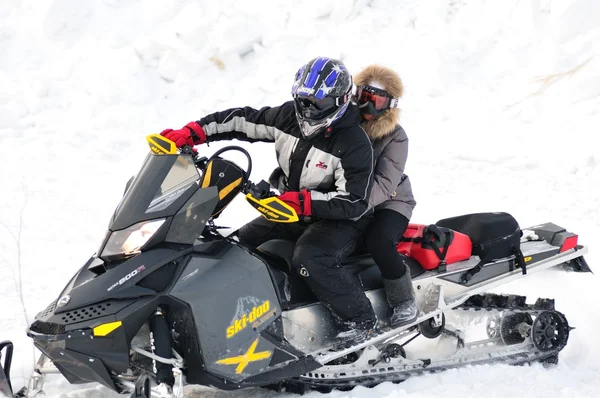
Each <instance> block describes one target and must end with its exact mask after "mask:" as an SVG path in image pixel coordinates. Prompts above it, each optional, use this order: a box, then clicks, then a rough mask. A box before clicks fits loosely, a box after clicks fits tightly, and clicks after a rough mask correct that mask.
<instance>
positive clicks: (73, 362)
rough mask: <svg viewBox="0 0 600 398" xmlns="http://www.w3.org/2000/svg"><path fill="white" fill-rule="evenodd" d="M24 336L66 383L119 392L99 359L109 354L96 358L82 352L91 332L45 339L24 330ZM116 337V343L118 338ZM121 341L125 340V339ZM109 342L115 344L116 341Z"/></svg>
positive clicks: (71, 333) (104, 353) (28, 330)
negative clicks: (99, 386)
mask: <svg viewBox="0 0 600 398" xmlns="http://www.w3.org/2000/svg"><path fill="white" fill-rule="evenodd" d="M27 335H28V336H29V337H31V338H32V339H33V342H34V345H35V347H36V348H37V349H39V350H40V351H41V352H42V354H43V355H45V356H46V357H48V358H49V359H50V360H51V361H52V363H53V364H54V366H55V367H56V369H57V370H58V371H59V372H60V373H61V374H62V375H63V376H64V377H65V378H66V379H67V380H68V381H69V383H71V384H84V383H90V382H97V383H100V384H102V385H104V386H106V387H108V388H110V389H111V390H113V391H117V392H118V388H117V387H116V386H115V384H114V382H113V380H112V378H111V377H110V374H109V372H108V369H107V367H106V365H105V364H104V361H103V360H102V359H101V357H102V358H106V357H107V356H108V355H111V354H110V353H108V352H105V351H104V352H103V351H98V352H95V353H94V354H95V355H90V354H88V353H87V351H88V350H86V349H85V347H86V346H90V343H91V342H92V341H93V339H94V332H93V329H80V330H72V331H70V332H66V333H61V334H57V335H48V334H43V333H38V332H34V331H32V330H31V329H27ZM116 337H117V338H116V340H118V336H116ZM122 339H123V340H124V339H125V336H124V335H123V336H122ZM109 340H112V341H113V342H114V340H115V338H110V339H109ZM115 344H116V342H115ZM96 355H97V356H96Z"/></svg>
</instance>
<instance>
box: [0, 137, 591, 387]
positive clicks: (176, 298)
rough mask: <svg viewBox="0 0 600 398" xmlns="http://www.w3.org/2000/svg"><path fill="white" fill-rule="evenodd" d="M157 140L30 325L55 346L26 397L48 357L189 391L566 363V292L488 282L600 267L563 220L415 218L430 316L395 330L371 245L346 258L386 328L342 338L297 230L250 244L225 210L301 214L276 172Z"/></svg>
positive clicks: (47, 367) (2, 378)
mask: <svg viewBox="0 0 600 398" xmlns="http://www.w3.org/2000/svg"><path fill="white" fill-rule="evenodd" d="M148 142H149V145H150V148H151V152H150V153H149V154H148V156H147V157H146V159H145V161H144V163H143V165H142V167H141V170H140V171H139V173H138V174H137V175H136V176H135V177H132V179H131V180H130V181H129V182H128V183H127V187H126V190H125V193H124V196H123V198H122V200H121V202H120V203H119V204H118V206H117V208H116V210H115V212H114V214H113V216H112V219H111V220H110V224H109V228H108V232H107V234H106V236H105V238H104V240H103V242H102V243H101V245H100V247H99V249H98V251H97V252H96V254H94V255H93V256H92V257H91V258H90V259H89V260H88V261H87V262H86V263H85V264H84V265H83V267H82V268H81V269H80V270H79V271H78V272H77V273H76V274H75V275H74V276H73V277H72V278H71V280H70V281H69V282H68V283H67V285H66V287H65V288H64V289H63V290H62V291H61V292H60V294H59V295H58V296H57V299H56V300H55V301H53V302H52V303H50V305H48V307H47V308H46V309H45V310H43V311H42V312H40V313H39V314H38V315H37V316H36V318H35V321H34V322H33V323H32V324H31V325H30V326H29V328H28V329H27V334H28V336H29V337H31V338H32V339H33V341H34V344H35V347H36V348H38V349H39V350H40V351H41V352H42V355H41V356H40V360H39V361H38V364H37V366H36V369H35V371H34V374H33V376H32V379H31V381H30V384H29V387H28V388H23V389H22V390H21V391H20V393H19V394H20V395H21V396H34V395H36V394H38V393H39V392H41V391H42V388H43V381H44V376H45V374H46V373H49V372H60V373H61V374H62V375H63V376H64V377H65V378H66V379H67V380H68V381H69V382H70V383H72V384H79V383H89V382H96V383H100V384H102V385H104V386H106V387H107V388H109V389H111V390H113V391H115V392H117V393H120V394H128V395H131V396H133V397H149V396H156V394H157V392H158V391H159V387H160V386H161V385H162V386H164V385H167V386H173V388H172V389H167V390H166V394H171V395H172V396H182V395H183V386H184V385H185V384H198V385H204V386H210V387H214V388H218V389H223V390H236V389H240V388H246V387H267V388H271V389H278V390H281V389H286V391H295V392H299V393H301V392H303V391H306V390H308V389H318V390H330V389H332V388H339V389H349V388H353V387H354V386H357V385H363V386H373V385H376V384H378V383H381V382H384V381H392V382H398V381H402V380H404V379H406V378H408V377H410V376H412V375H418V374H422V373H424V372H438V371H441V370H444V369H449V368H454V367H462V366H467V365H473V364H480V363H508V364H522V363H529V362H534V361H542V362H555V361H556V360H557V358H558V354H559V352H560V351H561V350H562V349H563V348H564V347H565V345H566V343H567V339H568V337H569V332H570V330H571V327H570V326H569V324H568V323H567V320H566V318H565V316H564V315H563V314H561V313H560V312H558V311H556V310H555V308H554V302H553V300H549V299H538V300H537V301H536V302H535V303H533V304H527V302H526V300H525V297H522V296H515V295H494V294H489V293H486V291H487V290H489V289H491V288H494V287H497V286H499V285H502V284H504V283H507V282H509V281H512V280H515V279H518V278H522V277H523V276H524V275H525V274H532V273H535V272H538V271H542V270H545V269H548V268H550V267H554V266H559V265H560V266H565V268H570V269H573V270H576V271H590V270H589V268H588V266H587V264H586V263H585V260H584V259H583V254H585V253H586V251H587V248H586V247H584V246H581V245H579V244H578V242H577V235H575V234H573V233H571V232H568V231H566V230H565V229H564V228H561V227H559V226H557V225H555V224H552V223H546V224H541V225H537V226H534V227H531V228H526V229H521V228H519V226H518V224H515V222H514V220H512V219H511V218H510V216H509V215H507V214H506V213H484V214H475V215H465V216H461V217H455V218H451V219H446V220H442V221H440V222H438V223H436V224H432V225H429V226H425V227H424V228H417V229H416V230H418V231H419V232H418V233H416V234H414V235H412V236H408V237H407V238H406V239H405V240H406V242H403V243H402V244H401V245H404V247H405V248H406V246H407V245H408V246H411V247H412V248H413V249H414V250H413V251H411V250H408V249H407V250H406V252H405V254H406V255H405V261H406V264H407V266H408V267H409V268H410V270H411V274H412V276H413V286H414V288H415V292H416V298H417V303H418V305H419V307H420V310H421V315H420V316H419V318H418V319H417V320H416V321H415V322H413V323H412V324H410V325H406V326H403V327H400V328H396V329H392V328H390V327H389V326H388V324H387V319H388V311H389V307H388V305H387V303H386V300H385V294H384V292H383V289H382V280H381V275H380V274H379V270H378V268H377V267H376V266H375V265H374V263H373V261H372V259H371V257H370V256H369V255H368V253H363V252H360V251H358V252H357V253H355V254H354V255H353V256H352V257H351V258H349V259H348V260H346V261H345V262H344V264H343V267H346V268H347V270H348V271H349V272H354V273H355V274H356V275H358V277H359V278H360V279H361V282H362V285H363V286H364V289H365V291H366V293H367V296H368V297H369V299H370V300H371V302H372V303H373V307H374V308H375V311H376V313H377V315H378V316H379V318H380V320H381V328H380V329H379V330H378V331H377V332H376V333H375V334H374V335H372V336H371V337H370V338H369V339H368V340H366V341H364V342H362V343H359V344H355V345H353V346H349V347H344V346H339V345H337V344H336V343H335V341H334V336H335V334H336V332H337V331H336V327H335V324H334V320H333V318H332V317H331V315H330V313H329V312H328V311H327V310H326V308H325V307H324V306H323V305H322V304H320V303H319V302H318V301H317V299H316V298H315V297H314V295H313V294H312V293H311V291H310V290H309V289H308V287H307V286H306V285H305V284H304V282H303V281H302V278H301V277H299V276H297V275H294V274H293V273H292V272H290V261H291V254H292V248H293V245H294V242H289V241H283V240H274V241H270V242H267V243H265V244H263V245H262V246H261V247H259V248H258V249H257V250H255V251H253V250H249V249H247V248H245V247H243V246H241V245H240V244H239V242H238V241H237V237H236V234H235V233H232V234H230V235H228V236H224V235H223V234H222V233H221V232H220V227H219V226H217V225H216V224H215V221H216V220H217V219H218V216H219V215H220V214H221V212H222V211H223V210H224V209H225V208H226V207H227V205H228V204H229V203H230V202H231V200H232V199H233V198H234V197H235V196H236V195H237V194H238V193H240V192H241V193H243V194H245V195H246V198H247V200H248V202H249V203H250V204H251V205H252V206H254V208H255V209H256V210H257V211H259V212H260V213H261V214H262V215H263V216H264V217H266V218H267V219H269V220H272V221H274V222H296V221H298V217H297V215H296V214H295V213H294V211H293V210H292V209H291V208H290V207H289V206H287V205H286V204H285V203H283V202H281V201H279V200H278V199H277V198H276V197H275V196H273V194H272V193H270V191H269V185H268V184H267V183H266V182H264V181H262V182H261V183H259V184H253V183H251V182H250V181H248V176H249V174H250V170H251V166H252V164H251V159H250V156H249V155H248V153H247V152H246V151H245V150H244V149H243V148H241V147H235V146H231V147H226V148H223V149H221V150H219V151H217V152H216V153H215V154H214V155H213V156H212V157H211V158H209V159H206V158H200V157H199V156H197V155H195V154H194V153H193V152H192V151H190V150H189V148H184V149H183V150H177V149H176V148H175V147H174V144H173V143H172V142H170V141H168V140H166V139H164V138H163V137H161V136H159V135H151V136H149V137H148ZM232 150H235V151H239V152H242V153H244V154H245V155H246V157H247V158H248V168H247V170H244V169H242V168H240V167H239V166H237V165H236V164H235V163H233V162H231V161H229V160H226V159H224V158H222V157H221V156H220V155H222V154H223V153H224V152H227V151H232ZM461 242H462V243H461ZM465 242H466V243H465ZM399 250H400V248H399ZM419 250H421V252H420V254H419ZM423 250H425V251H426V252H424V251H423ZM507 250H508V251H507ZM401 252H402V251H401ZM423 253H425V257H420V256H422V255H423ZM457 253H458V254H457ZM427 256H429V257H427ZM432 256H433V257H432ZM432 259H433V260H432ZM461 314H466V315H467V316H470V317H476V318H478V319H479V318H481V319H484V321H485V320H487V322H483V325H484V327H482V328H481V331H482V332H483V334H484V337H483V338H482V339H479V340H476V341H467V340H466V338H465V336H466V334H465V330H460V329H457V328H455V327H452V326H451V324H450V322H446V321H447V320H449V319H451V318H452V317H454V316H460V315H461ZM480 323H481V322H480ZM418 337H423V338H425V339H435V338H438V337H439V338H449V339H452V341H453V348H452V350H451V351H450V352H448V353H444V354H440V355H430V354H427V355H425V356H420V355H419V354H413V353H411V355H407V352H408V351H407V350H406V349H405V348H408V347H412V346H413V345H414V344H416V342H417V340H418V339H417V338H418ZM0 349H4V351H5V352H6V355H5V359H4V363H3V371H0V391H2V392H5V393H6V394H8V395H12V392H11V385H10V379H9V374H8V373H9V370H10V358H11V354H12V345H11V344H10V343H2V345H0ZM411 351H412V350H411ZM0 363H1V362H0ZM160 394H161V395H165V390H160Z"/></svg>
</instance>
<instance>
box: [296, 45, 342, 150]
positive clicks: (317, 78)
mask: <svg viewBox="0 0 600 398" xmlns="http://www.w3.org/2000/svg"><path fill="white" fill-rule="evenodd" d="M351 91H352V76H351V75H350V73H349V72H348V69H346V66H345V65H344V63H343V62H342V61H339V60H336V59H331V58H326V57H319V58H315V59H313V60H311V61H309V62H308V63H307V64H306V65H304V66H302V67H301V68H300V69H299V70H298V72H297V73H296V79H295V81H294V85H293V86H292V97H293V98H294V104H295V107H296V118H297V119H298V123H299V124H300V130H301V131H302V135H303V136H304V137H305V138H313V137H315V136H317V135H318V134H320V133H322V132H323V131H325V129H327V128H328V127H329V126H331V124H332V123H333V122H335V121H336V120H338V119H339V118H340V117H341V116H342V115H343V114H344V112H345V111H346V109H347V108H348V104H349V103H350V96H351Z"/></svg>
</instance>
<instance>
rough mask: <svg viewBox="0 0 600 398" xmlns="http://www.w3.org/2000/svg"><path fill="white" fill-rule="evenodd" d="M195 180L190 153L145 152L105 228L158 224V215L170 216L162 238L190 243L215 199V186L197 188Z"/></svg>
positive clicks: (112, 229)
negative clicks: (138, 168) (167, 228)
mask: <svg viewBox="0 0 600 398" xmlns="http://www.w3.org/2000/svg"><path fill="white" fill-rule="evenodd" d="M199 180H200V173H199V171H198V169H197V168H196V165H195V164H194V160H193V159H192V157H191V156H190V155H187V154H182V155H164V154H163V155H155V154H152V153H150V154H148V156H147V157H146V159H145V161H144V164H143V165H142V168H141V169H140V171H139V173H138V174H137V176H135V178H134V180H133V182H132V183H131V185H130V186H129V188H128V189H127V191H126V193H125V195H124V196H123V199H122V200H121V202H120V203H119V205H118V206H117V209H116V210H115V213H114V215H113V218H112V220H111V222H110V225H109V230H110V231H111V232H112V233H114V232H115V231H121V230H125V229H133V228H135V226H136V225H138V224H140V223H144V222H145V225H153V226H154V227H153V228H159V227H161V225H159V223H160V220H161V219H162V220H164V219H166V218H169V217H172V220H171V219H169V221H170V226H169V230H168V233H167V236H166V240H167V241H169V242H172V243H193V242H194V240H195V239H196V238H197V237H198V235H199V234H200V233H201V232H202V230H203V229H204V226H205V225H206V222H207V220H208V219H209V218H210V215H211V214H212V211H213V210H214V208H215V207H216V205H217V203H218V192H217V188H216V187H207V188H200V186H199V184H198V182H199ZM152 220H156V221H155V223H154V224H151V223H150V221H152Z"/></svg>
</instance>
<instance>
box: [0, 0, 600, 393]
mask: <svg viewBox="0 0 600 398" xmlns="http://www.w3.org/2000/svg"><path fill="white" fill-rule="evenodd" d="M599 12H600V2H598V1H596V0H564V1H553V0H530V1H517V0H505V1H501V2H500V1H491V0H487V1H485V0H482V1H467V0H445V1H442V0H435V1H427V2H420V1H417V0H412V1H403V2H397V1H393V0H388V1H366V0H354V1H333V0H318V1H293V2H280V1H276V0H273V1H233V0H221V1H219V2H213V1H184V0H163V1H160V2H158V1H150V0H148V1H142V0H128V1H118V0H87V1H81V0H3V1H2V2H0V54H1V58H2V62H0V87H2V89H1V90H0V173H1V174H0V176H1V178H2V184H1V186H2V195H0V291H1V292H2V295H1V299H0V302H1V303H2V309H3V311H2V314H1V315H0V339H11V340H13V341H14V342H15V343H16V356H15V360H14V364H13V382H14V385H15V386H17V387H19V386H22V385H24V384H25V382H26V380H27V378H28V375H29V374H30V372H31V370H32V362H33V359H34V350H33V348H32V345H31V342H30V340H29V339H28V338H27V337H26V336H25V334H24V329H25V327H26V325H27V324H28V322H30V321H31V320H32V319H33V316H34V315H35V314H36V313H37V312H38V311H40V310H41V309H43V308H45V306H46V305H47V304H48V303H49V302H50V301H52V300H53V299H54V298H55V297H56V294H58V293H59V291H60V289H61V287H62V286H63V285H64V283H65V282H66V281H67V279H68V278H69V277H70V276H71V275H72V273H73V272H74V271H75V270H76V269H78V268H79V267H80V265H81V263H82V262H83V261H85V260H86V259H87V257H88V256H89V255H90V254H91V253H93V251H94V250H95V249H96V246H97V244H98V243H99V240H100V239H101V237H102V235H103V233H104V229H105V228H106V226H107V220H108V217H109V216H110V215H111V213H112V210H113V208H114V206H115V205H116V204H117V202H118V200H119V197H120V195H121V193H122V190H123V187H124V184H125V182H126V181H127V179H128V178H129V176H130V175H131V174H133V173H134V172H135V171H136V170H137V167H138V166H139V165H140V163H141V161H142V160H143V157H144V155H145V152H146V150H147V149H146V148H147V147H146V146H145V142H144V137H145V135H147V134H149V133H152V132H159V131H161V130H162V129H164V128H167V127H172V128H178V127H180V126H182V125H184V124H185V123H187V122H188V121H190V120H193V119H197V118H199V117H201V116H202V115H203V114H205V113H207V112H210V111H215V110H221V109H225V108H227V107H230V106H237V105H250V106H255V107H260V106H262V105H277V104H278V103H281V102H283V101H285V100H287V99H288V98H289V89H290V86H291V79H292V76H293V74H294V73H295V71H296V69H297V68H298V67H299V66H300V65H301V64H302V63H303V62H305V61H307V60H308V59H310V58H312V57H314V56H317V55H327V56H332V57H339V58H342V59H343V60H344V61H345V62H346V65H347V66H348V67H349V68H350V69H351V70H352V71H353V72H358V71H359V70H360V68H361V67H363V66H366V65H367V64H369V63H372V62H379V63H382V64H385V65H388V66H390V67H392V68H394V69H396V70H397V71H398V72H399V73H400V74H401V76H402V77H403V79H404V81H405V84H406V96H405V98H404V99H403V101H402V104H401V105H402V124H403V126H404V128H405V129H406V131H407V133H408V134H409V137H410V139H411V149H410V157H409V163H408V168H407V172H408V173H409V175H410V176H411V179H412V181H413V186H414V190H415V195H416V197H417V201H418V205H417V208H416V210H415V214H414V217H413V221H414V222H422V223H429V222H435V221H436V220H438V219H440V218H443V217H448V216H452V215H457V214H461V213H467V212H476V211H508V212H510V213H512V214H513V215H515V216H516V217H517V219H518V220H519V221H520V223H521V225H522V226H528V225H534V224H539V223H541V222H545V221H553V222H555V223H558V224H560V225H563V226H565V227H567V228H569V229H570V230H572V231H575V232H578V233H579V234H580V237H581V242H582V243H584V244H590V245H592V246H591V252H590V254H589V255H588V262H589V263H590V265H591V266H592V267H596V268H597V267H598V266H599V264H600V255H598V254H597V252H596V247H595V246H594V245H593V243H594V238H595V237H596V234H597V232H598V231H599V230H600V210H599V209H600V192H599V191H598V187H597V185H598V184H599V183H600V149H599V148H600V145H599V144H598V138H597V137H596V135H597V133H598V126H599V125H600V113H599V112H600V58H599V57H598V55H599V54H600V22H599V21H600V20H599V19H598V15H599ZM244 146H246V147H250V146H249V145H244ZM218 147H219V145H215V146H211V147H210V153H212V151H214V150H216V148H218ZM250 148H251V150H252V154H253V155H254V156H255V159H257V163H258V164H257V165H255V169H254V172H253V178H254V179H256V180H258V179H260V178H264V177H266V176H268V173H269V171H270V169H271V168H272V167H273V165H274V156H273V149H272V148H271V147H269V145H267V144H255V145H253V146H251V147H250ZM228 215H229V217H223V218H224V221H227V222H229V224H230V225H231V226H239V225H241V224H242V223H243V222H245V221H248V220H249V219H251V218H253V217H254V214H253V213H252V211H251V210H250V208H249V207H248V206H247V205H246V204H245V203H243V202H242V201H238V202H237V203H236V204H235V207H234V208H232V209H231V210H230V211H229V214H228ZM599 288H600V284H599V283H598V279H597V277H595V276H594V275H591V274H575V273H569V274H565V273H559V272H554V271H552V272H548V273H546V274H543V275H536V276H531V277H528V278H525V279H524V280H522V281H519V282H515V283H513V284H511V285H508V286H505V287H503V288H502V289H500V290H499V291H502V292H507V293H519V294H526V295H528V296H529V297H531V298H532V299H534V298H536V297H538V296H542V297H554V298H556V300H557V308H558V309H559V310H560V311H563V312H565V313H566V314H567V316H568V318H569V320H570V322H571V323H572V324H573V325H574V326H576V327H577V329H576V330H575V331H574V332H573V334H572V337H571V339H570V342H569V345H568V346H567V347H566V348H565V350H564V351H563V352H562V354H561V362H560V364H559V365H558V366H557V367H556V368H554V369H543V368H542V367H541V366H531V367H525V368H523V367H519V368H512V367H506V366H480V367H474V368H469V369H462V370H458V371H449V372H445V373H442V374H438V375H431V376H424V377H419V378H414V379H412V380H409V381H407V382H405V383H402V384H400V385H392V384H383V385H381V386H379V387H377V388H375V389H372V390H366V389H362V388H359V389H355V390H354V391H352V392H350V393H339V392H334V393H332V394H330V395H331V396H332V397H360V398H366V397H373V396H380V397H390V398H396V397H405V396H409V395H411V394H412V395H414V394H418V395H419V396H422V397H430V396H431V397H434V396H436V397H437V396H439V394H440V391H443V392H444V396H445V397H462V396H479V395H484V394H485V395H486V396H488V397H496V396H497V397H500V396H529V397H547V396H560V397H583V396H597V393H594V391H597V390H598V388H600V359H599V358H600V355H599V354H600V343H598V340H597V338H596V334H597V330H598V328H599V327H600V317H599V316H598V315H597V311H596V310H595V304H596V301H597V294H596V292H597V291H598V289H599ZM47 393H48V396H61V397H66V396H68V397H83V396H85V397H92V396H97V397H100V396H102V397H104V396H110V393H107V392H106V390H103V389H99V388H93V389H91V390H90V389H85V387H81V386H80V387H78V388H73V387H72V386H68V385H66V384H64V383H61V382H58V381H54V383H53V384H51V385H49V388H48V389H47ZM265 394H266V393H265V392H264V391H250V392H247V391H244V392H238V393H236V394H232V393H229V394H224V393H220V392H215V391H206V390H201V391H200V392H198V393H197V394H196V393H191V396H212V397H223V396H236V397H238V396H242V397H250V396H264V395H265ZM269 395H273V396H275V395H276V394H269ZM319 395H320V394H311V395H310V396H314V397H317V396H319Z"/></svg>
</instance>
